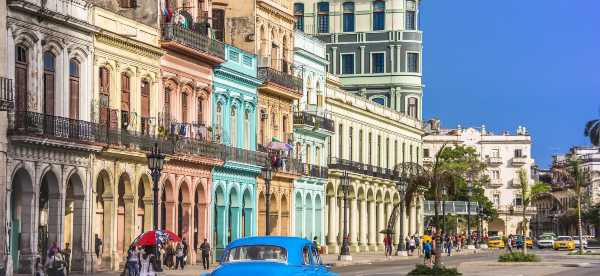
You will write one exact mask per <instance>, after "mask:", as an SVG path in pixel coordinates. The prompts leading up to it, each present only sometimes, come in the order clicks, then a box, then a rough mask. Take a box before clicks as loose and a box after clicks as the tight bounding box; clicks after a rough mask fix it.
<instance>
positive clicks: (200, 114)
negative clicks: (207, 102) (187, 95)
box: [196, 97, 205, 126]
mask: <svg viewBox="0 0 600 276" xmlns="http://www.w3.org/2000/svg"><path fill="white" fill-rule="evenodd" d="M196 105H197V107H196V120H197V121H198V122H197V124H199V125H202V126H203V125H205V123H204V109H203V108H202V98H201V97H198V100H197V101H196Z"/></svg>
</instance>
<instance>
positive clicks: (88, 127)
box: [9, 111, 97, 142]
mask: <svg viewBox="0 0 600 276" xmlns="http://www.w3.org/2000/svg"><path fill="white" fill-rule="evenodd" d="M13 122H14V123H13V124H12V126H11V128H10V129H9V134H11V135H31V136H37V137H42V138H53V139H58V140H65V141H71V142H94V141H95V139H96V132H97V125H96V124H94V123H90V122H86V121H81V120H74V119H69V118H64V117H58V116H53V115H46V114H42V113H36V112H28V111H17V112H16V113H15V117H14V120H13Z"/></svg>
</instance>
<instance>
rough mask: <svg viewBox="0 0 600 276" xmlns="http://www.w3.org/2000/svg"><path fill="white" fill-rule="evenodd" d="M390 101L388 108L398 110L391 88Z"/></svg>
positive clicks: (394, 91)
mask: <svg viewBox="0 0 600 276" xmlns="http://www.w3.org/2000/svg"><path fill="white" fill-rule="evenodd" d="M392 53H393V52H392ZM392 60H393V59H392ZM390 100H391V104H390V108H391V109H393V110H398V109H396V88H393V87H392V88H390ZM394 165H395V164H394Z"/></svg>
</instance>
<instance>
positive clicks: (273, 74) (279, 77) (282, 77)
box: [258, 67, 302, 99]
mask: <svg viewBox="0 0 600 276" xmlns="http://www.w3.org/2000/svg"><path fill="white" fill-rule="evenodd" d="M258 79H259V80H260V81H262V82H263V85H266V84H269V83H273V84H276V85H278V86H280V87H282V88H284V90H287V91H286V92H287V93H285V94H287V95H288V96H289V97H290V98H292V99H299V98H300V97H302V79H300V78H297V77H295V76H293V75H291V74H288V73H284V72H281V71H277V70H275V69H273V68H270V67H259V68H258Z"/></svg>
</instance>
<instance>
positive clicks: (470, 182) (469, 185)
mask: <svg viewBox="0 0 600 276" xmlns="http://www.w3.org/2000/svg"><path fill="white" fill-rule="evenodd" d="M472 196H473V177H472V176H471V174H468V175H467V248H468V249H471V248H472V247H473V245H472V244H471V197H472Z"/></svg>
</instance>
